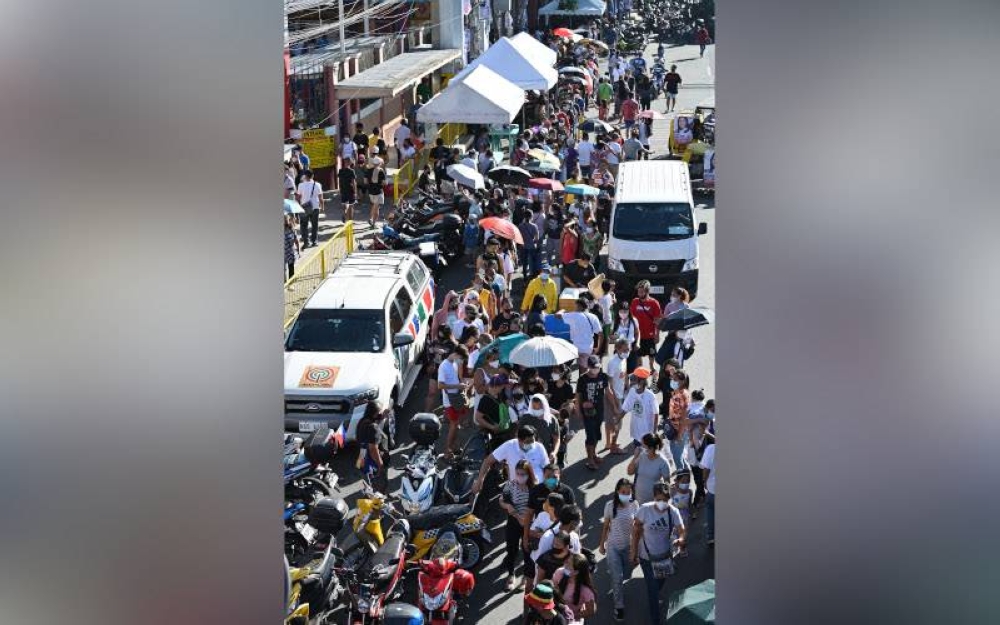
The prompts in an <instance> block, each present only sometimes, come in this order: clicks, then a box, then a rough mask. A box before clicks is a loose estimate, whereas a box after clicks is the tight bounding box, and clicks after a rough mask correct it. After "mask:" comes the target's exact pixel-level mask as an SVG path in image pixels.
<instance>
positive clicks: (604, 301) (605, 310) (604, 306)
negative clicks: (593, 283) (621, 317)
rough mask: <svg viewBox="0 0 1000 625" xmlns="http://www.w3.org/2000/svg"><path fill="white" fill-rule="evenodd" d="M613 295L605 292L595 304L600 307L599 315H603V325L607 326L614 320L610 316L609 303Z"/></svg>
mask: <svg viewBox="0 0 1000 625" xmlns="http://www.w3.org/2000/svg"><path fill="white" fill-rule="evenodd" d="M613 300H614V297H612V296H611V293H605V294H604V296H603V297H601V298H600V299H599V300H597V304H598V305H599V306H600V307H601V316H602V317H604V325H606V326H609V325H611V324H612V323H614V322H615V319H614V317H612V316H611V315H612V312H611V305H612V304H613V303H614V301H613Z"/></svg>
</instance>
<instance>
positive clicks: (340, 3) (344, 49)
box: [337, 0, 347, 54]
mask: <svg viewBox="0 0 1000 625" xmlns="http://www.w3.org/2000/svg"><path fill="white" fill-rule="evenodd" d="M337 7H338V8H339V9H340V20H339V21H340V53H341V54H347V41H346V39H347V37H346V36H345V35H344V0H337Z"/></svg>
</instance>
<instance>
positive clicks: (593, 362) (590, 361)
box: [587, 355, 601, 367]
mask: <svg viewBox="0 0 1000 625" xmlns="http://www.w3.org/2000/svg"><path fill="white" fill-rule="evenodd" d="M587 366H588V367H600V366H601V359H600V358H599V357H597V356H594V355H591V356H587Z"/></svg>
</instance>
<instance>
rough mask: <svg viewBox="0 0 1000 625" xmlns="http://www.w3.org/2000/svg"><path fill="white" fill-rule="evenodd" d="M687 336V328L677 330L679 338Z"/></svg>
mask: <svg viewBox="0 0 1000 625" xmlns="http://www.w3.org/2000/svg"><path fill="white" fill-rule="evenodd" d="M686 336H687V331H686V330H678V331H677V338H679V339H683V338H684V337H686Z"/></svg>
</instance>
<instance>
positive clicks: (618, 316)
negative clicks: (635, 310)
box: [611, 302, 639, 371]
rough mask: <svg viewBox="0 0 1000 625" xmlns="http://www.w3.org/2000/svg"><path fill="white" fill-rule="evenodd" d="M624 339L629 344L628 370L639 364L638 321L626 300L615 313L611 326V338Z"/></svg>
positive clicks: (613, 339)
mask: <svg viewBox="0 0 1000 625" xmlns="http://www.w3.org/2000/svg"><path fill="white" fill-rule="evenodd" d="M619 339H625V340H626V341H628V345H629V356H628V363H627V366H628V370H629V371H632V370H634V369H635V368H636V367H638V366H639V323H638V322H637V321H636V320H635V317H633V316H632V310H631V309H630V308H629V303H628V302H623V303H622V304H621V305H620V306H619V307H618V312H616V313H615V316H614V321H613V324H612V326H611V340H612V341H618V340H619Z"/></svg>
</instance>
